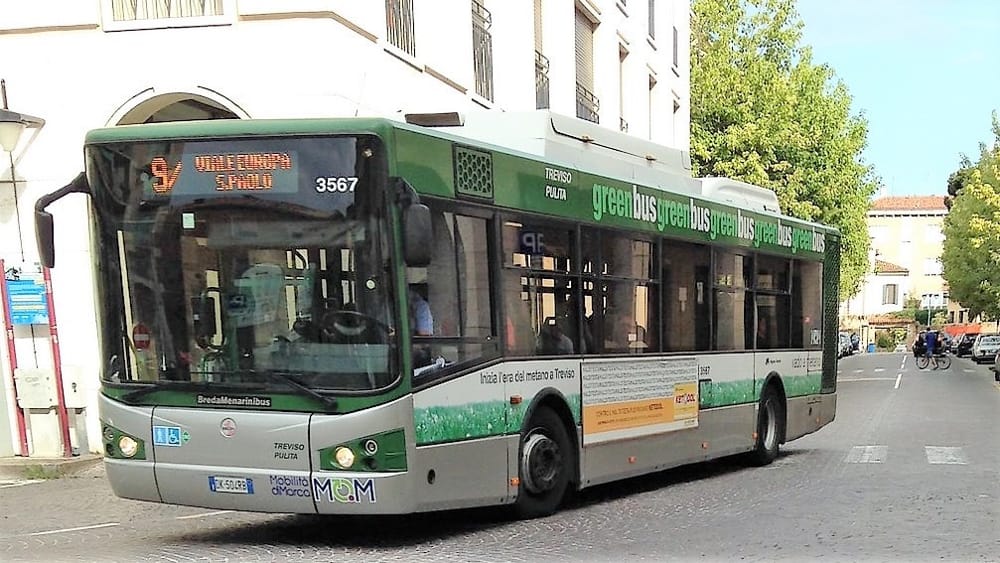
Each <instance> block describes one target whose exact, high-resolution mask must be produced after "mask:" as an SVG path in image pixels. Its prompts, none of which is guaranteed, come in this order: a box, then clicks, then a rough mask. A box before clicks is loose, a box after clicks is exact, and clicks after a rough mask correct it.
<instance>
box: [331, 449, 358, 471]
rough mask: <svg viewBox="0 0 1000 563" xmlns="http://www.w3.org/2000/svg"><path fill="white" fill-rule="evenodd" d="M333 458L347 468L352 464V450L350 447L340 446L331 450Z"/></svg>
mask: <svg viewBox="0 0 1000 563" xmlns="http://www.w3.org/2000/svg"><path fill="white" fill-rule="evenodd" d="M333 459H334V460H336V461H337V465H339V466H341V467H343V468H344V469H349V468H350V467H351V466H352V465H354V452H352V451H351V448H348V447H346V446H340V447H339V448H337V449H336V451H334V452H333Z"/></svg>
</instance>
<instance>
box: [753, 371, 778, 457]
mask: <svg viewBox="0 0 1000 563" xmlns="http://www.w3.org/2000/svg"><path fill="white" fill-rule="evenodd" d="M784 425H785V408H784V404H783V403H782V401H781V397H780V396H779V395H778V392H777V391H776V390H775V387H774V386H773V385H768V386H767V387H766V388H765V389H764V392H763V393H762V394H761V397H760V408H758V409H757V441H756V443H755V445H754V450H753V452H751V454H750V460H751V462H752V463H753V464H754V465H767V464H769V463H771V462H772V461H774V460H775V459H777V457H778V447H779V444H780V442H781V436H782V434H783V432H782V430H783V428H784Z"/></svg>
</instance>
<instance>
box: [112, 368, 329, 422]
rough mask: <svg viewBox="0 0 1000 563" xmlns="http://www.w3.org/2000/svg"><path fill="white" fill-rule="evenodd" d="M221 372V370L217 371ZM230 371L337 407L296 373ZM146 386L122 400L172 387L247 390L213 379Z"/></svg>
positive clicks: (150, 383) (130, 399)
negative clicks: (267, 380) (273, 382)
mask: <svg viewBox="0 0 1000 563" xmlns="http://www.w3.org/2000/svg"><path fill="white" fill-rule="evenodd" d="M215 373H221V372H215ZM228 373H244V374H248V375H255V376H265V377H269V378H271V379H273V380H276V381H279V382H281V383H284V384H285V385H287V386H289V387H291V388H292V389H294V390H295V391H297V392H298V393H299V394H302V395H307V396H309V397H312V398H314V399H316V400H318V401H319V402H321V403H323V407H324V410H325V411H326V412H332V411H334V410H336V408H337V399H336V398H335V397H330V396H328V395H324V394H322V393H319V392H317V391H316V390H314V389H310V388H309V387H307V386H305V385H303V384H302V383H301V382H300V381H299V380H298V379H296V378H295V374H293V373H291V372H284V371H270V370H238V371H234V372H228ZM143 385H144V387H143V388H142V389H135V390H133V391H129V392H128V393H125V394H124V395H122V396H121V400H122V401H123V402H125V403H129V404H133V403H135V402H136V401H138V400H139V399H141V398H143V397H145V396H146V395H149V394H150V393H154V392H156V391H160V390H162V389H171V390H176V391H205V392H209V391H211V392H220V391H221V392H233V391H236V392H242V391H247V388H246V387H243V386H240V385H233V384H225V383H219V382H213V381H171V380H167V381H163V380H161V381H154V382H149V383H143Z"/></svg>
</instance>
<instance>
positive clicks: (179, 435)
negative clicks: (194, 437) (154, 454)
mask: <svg viewBox="0 0 1000 563" xmlns="http://www.w3.org/2000/svg"><path fill="white" fill-rule="evenodd" d="M190 439H191V435H190V434H188V433H187V432H185V431H182V430H181V427H180V426H153V445H154V446H170V447H174V448H179V447H181V446H183V445H184V444H185V443H186V442H187V441H188V440H190Z"/></svg>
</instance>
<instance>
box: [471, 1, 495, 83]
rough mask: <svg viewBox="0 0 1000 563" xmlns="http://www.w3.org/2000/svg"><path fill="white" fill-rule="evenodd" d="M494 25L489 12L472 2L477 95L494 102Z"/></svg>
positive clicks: (473, 55) (479, 3) (473, 50)
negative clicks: (492, 30)
mask: <svg viewBox="0 0 1000 563" xmlns="http://www.w3.org/2000/svg"><path fill="white" fill-rule="evenodd" d="M492 23H493V20H492V16H491V14H490V12H489V10H487V9H486V7H485V6H483V4H482V3H481V2H479V1H478V0H472V60H473V67H474V70H475V74H476V94H479V95H480V96H482V97H484V98H486V99H487V100H490V101H493V37H492V36H491V35H490V25H491V24H492Z"/></svg>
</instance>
